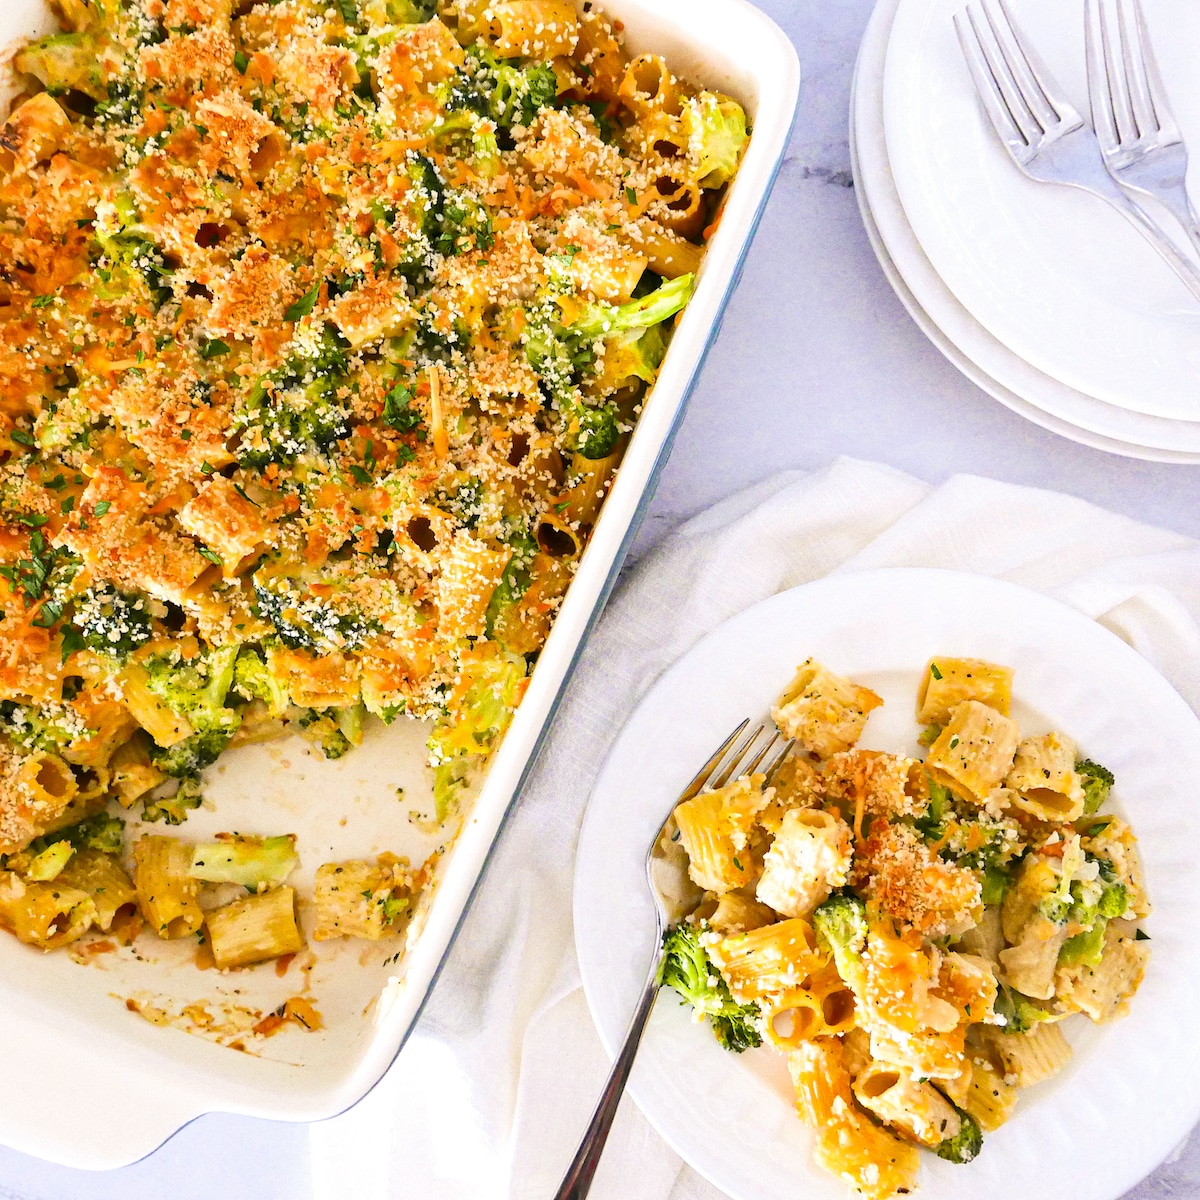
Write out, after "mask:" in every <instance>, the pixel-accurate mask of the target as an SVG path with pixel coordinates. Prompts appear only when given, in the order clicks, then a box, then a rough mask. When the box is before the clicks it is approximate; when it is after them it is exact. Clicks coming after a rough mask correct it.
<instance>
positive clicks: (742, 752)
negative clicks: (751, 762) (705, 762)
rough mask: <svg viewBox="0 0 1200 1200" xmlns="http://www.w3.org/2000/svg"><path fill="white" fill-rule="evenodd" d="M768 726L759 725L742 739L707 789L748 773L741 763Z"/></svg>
mask: <svg viewBox="0 0 1200 1200" xmlns="http://www.w3.org/2000/svg"><path fill="white" fill-rule="evenodd" d="M766 728H767V727H766V726H765V725H759V726H758V727H757V728H756V729H755V730H754V732H753V733H751V734H749V735H748V736H747V737H745V738H743V739H742V741H741V744H740V745H739V746H738V747H737V749H736V750H734V751H733V752H732V754H731V755H730V756H729V761H728V762H727V763H726V764H725V765H724V766H723V767H721V769H720V770H719V771H718V772H717V773H716V775H715V776H714V777H713V778H712V779H711V780H710V781H709V783H708V786H707V787H706V788H705V791H708V790H709V789H710V788H711V789H716V788H723V787H724V786H725V785H726V784H727V783H728V782H729V781H730V780H731V779H736V778H737V777H738V776H739V775H744V774H745V773H746V772H745V770H744V769H743V768H742V767H741V764H742V762H743V761H745V759H746V757H747V755H748V754H749V752H750V749H751V747H752V746H753V745H754V743H755V742H757V741H758V739H759V738H760V737H761V736H762V735H763V734H764V733H765V732H766Z"/></svg>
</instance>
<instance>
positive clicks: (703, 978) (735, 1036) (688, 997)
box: [658, 925, 762, 1054]
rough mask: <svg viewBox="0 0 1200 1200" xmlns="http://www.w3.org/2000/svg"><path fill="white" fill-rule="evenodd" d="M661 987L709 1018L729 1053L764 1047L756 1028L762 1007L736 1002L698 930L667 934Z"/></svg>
mask: <svg viewBox="0 0 1200 1200" xmlns="http://www.w3.org/2000/svg"><path fill="white" fill-rule="evenodd" d="M658 986H659V987H663V986H667V987H672V988H674V989H675V990H676V991H677V992H678V993H679V994H680V996H682V997H683V999H684V1001H685V1002H686V1003H688V1004H690V1005H691V1006H692V1007H693V1008H694V1009H695V1010H696V1011H697V1012H699V1013H703V1014H704V1016H706V1017H708V1019H709V1021H711V1022H712V1027H713V1033H714V1034H715V1035H716V1039H717V1041H718V1042H720V1043H721V1045H722V1046H724V1047H725V1049H726V1050H732V1051H734V1053H736V1054H740V1053H741V1052H742V1051H743V1050H745V1049H747V1048H748V1047H751V1046H760V1045H762V1034H760V1033H759V1031H758V1027H757V1024H756V1022H757V1021H758V1017H759V1010H758V1005H756V1004H738V1003H737V1001H736V1000H734V998H733V996H732V995H730V992H729V985H728V984H727V983H726V982H725V980H724V979H722V978H721V975H720V972H718V970H717V968H716V967H715V966H713V964H712V961H711V960H710V959H709V957H708V954H707V953H706V951H705V949H704V947H703V946H702V945H701V944H700V934H699V931H698V930H697V929H696V928H695V927H694V926H691V925H677V926H675V928H674V929H668V930H667V931H666V933H664V934H663V956H662V961H661V962H660V963H659V966H658Z"/></svg>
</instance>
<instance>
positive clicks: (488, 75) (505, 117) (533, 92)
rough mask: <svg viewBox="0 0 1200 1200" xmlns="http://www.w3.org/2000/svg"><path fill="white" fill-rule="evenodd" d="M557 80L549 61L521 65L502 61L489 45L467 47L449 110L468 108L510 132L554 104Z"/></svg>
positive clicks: (449, 102) (527, 123)
mask: <svg viewBox="0 0 1200 1200" xmlns="http://www.w3.org/2000/svg"><path fill="white" fill-rule="evenodd" d="M557 95H558V79H557V77H556V76H555V74H554V68H553V67H551V66H550V65H549V63H533V64H531V65H529V66H527V67H519V66H517V65H515V64H514V63H510V62H501V61H500V60H499V59H498V58H497V57H496V55H495V53H494V52H493V51H492V50H491V49H490V48H488V47H486V46H481V45H479V44H476V45H474V46H469V47H468V48H467V58H466V62H465V63H464V65H463V68H462V70H461V72H460V75H459V78H458V80H457V81H456V83H455V85H454V87H453V88H452V89H451V92H450V96H449V100H448V102H447V105H446V107H447V109H448V110H451V111H453V110H455V109H462V108H469V109H471V110H472V111H474V112H476V113H478V114H479V115H480V116H481V117H487V118H488V119H489V120H491V121H494V122H495V123H496V125H497V127H498V128H500V129H502V130H505V131H508V130H510V129H512V127H513V126H514V125H529V124H531V123H532V122H533V119H534V117H536V116H537V114H538V113H539V112H540V111H541V110H542V109H543V108H548V107H550V106H551V105H553V104H554V102H555V99H556V97H557ZM509 145H511V142H510V143H509Z"/></svg>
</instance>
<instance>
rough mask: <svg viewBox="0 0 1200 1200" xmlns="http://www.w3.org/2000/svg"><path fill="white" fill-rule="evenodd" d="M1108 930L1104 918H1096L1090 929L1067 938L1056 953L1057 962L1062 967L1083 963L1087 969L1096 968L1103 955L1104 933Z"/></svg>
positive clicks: (1106, 921) (1106, 920)
mask: <svg viewBox="0 0 1200 1200" xmlns="http://www.w3.org/2000/svg"><path fill="white" fill-rule="evenodd" d="M1107 928H1108V919H1107V918H1106V917H1097V918H1096V920H1095V922H1094V923H1093V925H1092V927H1091V928H1090V929H1085V930H1084V931H1083V933H1077V934H1076V935H1075V936H1074V937H1071V938H1067V940H1066V941H1065V942H1063V944H1062V946H1061V947H1060V948H1059V951H1058V961H1059V964H1060V965H1062V966H1071V965H1072V964H1074V963H1084V964H1085V965H1086V966H1089V967H1098V966H1099V965H1100V959H1101V957H1102V955H1103V953H1104V932H1105V930H1106V929H1107Z"/></svg>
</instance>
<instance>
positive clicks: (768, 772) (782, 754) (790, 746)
mask: <svg viewBox="0 0 1200 1200" xmlns="http://www.w3.org/2000/svg"><path fill="white" fill-rule="evenodd" d="M795 748H796V739H795V738H788V740H787V741H786V742H784V743H783V745H782V746H780V748H779V750H778V751H777V752H776V754H775V755H774V757H773V758H772V759H771V760H770V762H768V763H767V764H766V765H765V766H764V767H763V775H765V776H766V780H765V784H764V786H766V787H770V786H771V784H772V783H774V782H775V774H776V772H777V771H778V770H779V768H780V767H782V766H783V762H784V759H786V758H787V756H788V755H789V754H791V752H792V751H793V750H794V749H795Z"/></svg>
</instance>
